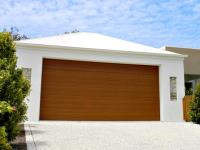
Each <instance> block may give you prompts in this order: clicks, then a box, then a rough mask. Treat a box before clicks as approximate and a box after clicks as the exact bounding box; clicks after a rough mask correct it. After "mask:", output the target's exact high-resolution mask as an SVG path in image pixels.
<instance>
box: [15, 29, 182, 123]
mask: <svg viewBox="0 0 200 150" xmlns="http://www.w3.org/2000/svg"><path fill="white" fill-rule="evenodd" d="M16 49H17V56H18V64H17V65H18V66H19V67H21V68H23V70H24V71H23V72H24V75H25V76H26V77H27V79H29V80H30V81H31V92H30V95H29V96H28V97H27V99H28V100H27V105H28V114H27V117H28V121H31V122H37V121H183V107H182V99H183V97H184V94H185V92H184V66H183V60H184V57H185V56H184V55H181V54H177V53H174V52H170V51H166V50H162V49H159V48H154V47H151V46H146V45H142V44H138V43H135V42H132V41H131V42H130V41H125V40H122V39H118V38H114V37H110V36H107V35H102V34H98V33H89V32H78V33H70V34H62V35H56V36H49V37H41V38H35V39H28V40H21V41H17V42H16Z"/></svg>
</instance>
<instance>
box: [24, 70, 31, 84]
mask: <svg viewBox="0 0 200 150" xmlns="http://www.w3.org/2000/svg"><path fill="white" fill-rule="evenodd" d="M22 72H23V75H24V76H25V77H26V78H27V79H28V80H29V81H31V68H22Z"/></svg>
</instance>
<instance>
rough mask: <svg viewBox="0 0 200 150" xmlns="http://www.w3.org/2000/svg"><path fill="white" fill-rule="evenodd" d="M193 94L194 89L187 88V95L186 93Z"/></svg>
mask: <svg viewBox="0 0 200 150" xmlns="http://www.w3.org/2000/svg"><path fill="white" fill-rule="evenodd" d="M192 94H193V91H192V89H188V90H185V95H186V96H188V95H192Z"/></svg>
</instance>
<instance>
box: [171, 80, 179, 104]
mask: <svg viewBox="0 0 200 150" xmlns="http://www.w3.org/2000/svg"><path fill="white" fill-rule="evenodd" d="M176 86H177V85H176V77H170V99H171V101H175V100H177V87H176Z"/></svg>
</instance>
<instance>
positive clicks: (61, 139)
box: [25, 122, 200, 150]
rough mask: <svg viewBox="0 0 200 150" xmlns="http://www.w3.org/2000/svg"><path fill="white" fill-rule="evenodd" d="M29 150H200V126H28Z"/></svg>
mask: <svg viewBox="0 0 200 150" xmlns="http://www.w3.org/2000/svg"><path fill="white" fill-rule="evenodd" d="M25 129H26V140H27V145H28V150H198V149H200V126H199V125H195V124H192V123H166V122H165V123H164V122H39V123H34V124H26V125H25Z"/></svg>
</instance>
